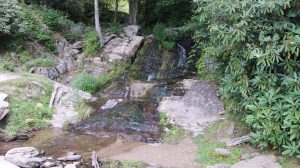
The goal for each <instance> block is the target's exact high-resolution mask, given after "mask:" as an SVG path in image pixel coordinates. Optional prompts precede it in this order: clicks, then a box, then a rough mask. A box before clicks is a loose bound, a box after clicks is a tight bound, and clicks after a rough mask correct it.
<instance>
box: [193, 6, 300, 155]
mask: <svg viewBox="0 0 300 168" xmlns="http://www.w3.org/2000/svg"><path fill="white" fill-rule="evenodd" d="M197 3H198V4H197V6H198V8H197V10H196V14H195V17H194V18H193V19H192V22H191V24H189V27H190V28H191V29H193V30H195V33H194V39H195V41H196V43H197V44H196V45H195V47H194V49H196V50H198V51H201V52H202V53H201V56H202V57H206V58H210V57H211V58H212V59H213V60H214V61H215V63H216V64H215V65H221V66H217V67H218V68H217V69H215V70H216V71H219V72H220V75H221V77H222V79H221V80H220V81H219V82H220V91H221V94H222V98H223V100H224V101H225V103H226V109H227V110H228V111H230V112H232V113H242V114H244V115H245V118H246V122H247V123H248V124H249V125H250V126H251V127H252V129H253V134H252V136H253V138H254V143H255V144H256V145H258V146H259V147H262V148H265V147H272V149H277V150H278V151H279V152H282V154H285V155H295V156H297V157H300V130H299V125H300V113H299V111H300V109H299V107H300V104H299V102H300V96H299V95H300V82H299V81H300V80H299V76H300V74H299V71H300V64H299V50H300V38H299V37H300V22H299V21H298V20H299V19H300V16H299V13H300V8H299V7H300V2H299V1H297V0H282V1H278V0H270V1H232V0H224V1H215V0H200V1H198V2H197ZM206 60H207V59H203V58H202V59H201V60H200V61H199V62H198V65H199V64H201V65H199V66H198V67H200V68H201V69H202V70H203V68H204V66H203V65H206V64H207V61H206ZM214 67H216V66H214ZM204 69H206V70H210V68H204ZM202 70H200V71H202ZM209 72H210V71H208V74H209Z"/></svg>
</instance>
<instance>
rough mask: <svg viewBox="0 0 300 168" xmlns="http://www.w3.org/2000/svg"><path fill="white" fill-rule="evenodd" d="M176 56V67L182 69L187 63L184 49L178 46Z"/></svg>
mask: <svg viewBox="0 0 300 168" xmlns="http://www.w3.org/2000/svg"><path fill="white" fill-rule="evenodd" d="M178 49H179V51H178V54H179V56H180V57H179V62H178V64H177V67H183V66H185V64H186V62H187V54H186V50H185V48H184V47H182V46H181V45H179V44H178Z"/></svg>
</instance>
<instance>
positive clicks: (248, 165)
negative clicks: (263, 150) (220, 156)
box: [231, 155, 281, 168]
mask: <svg viewBox="0 0 300 168" xmlns="http://www.w3.org/2000/svg"><path fill="white" fill-rule="evenodd" d="M266 167H267V168H281V165H280V164H278V163H277V162H276V157H275V156H272V155H271V156H257V157H254V158H252V159H248V160H243V161H240V162H238V163H236V164H234V165H232V166H231V168H266Z"/></svg>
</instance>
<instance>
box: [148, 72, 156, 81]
mask: <svg viewBox="0 0 300 168" xmlns="http://www.w3.org/2000/svg"><path fill="white" fill-rule="evenodd" d="M155 78H156V74H155V73H151V74H149V75H148V81H152V80H154V79H155Z"/></svg>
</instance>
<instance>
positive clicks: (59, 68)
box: [56, 62, 68, 75]
mask: <svg viewBox="0 0 300 168" xmlns="http://www.w3.org/2000/svg"><path fill="white" fill-rule="evenodd" d="M56 70H57V72H58V73H59V75H63V74H66V73H67V72H68V65H67V63H66V62H61V63H60V64H59V65H58V66H56Z"/></svg>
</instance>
